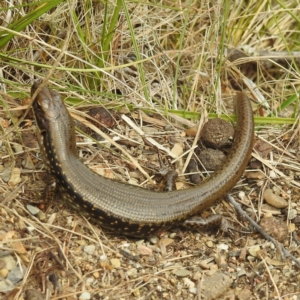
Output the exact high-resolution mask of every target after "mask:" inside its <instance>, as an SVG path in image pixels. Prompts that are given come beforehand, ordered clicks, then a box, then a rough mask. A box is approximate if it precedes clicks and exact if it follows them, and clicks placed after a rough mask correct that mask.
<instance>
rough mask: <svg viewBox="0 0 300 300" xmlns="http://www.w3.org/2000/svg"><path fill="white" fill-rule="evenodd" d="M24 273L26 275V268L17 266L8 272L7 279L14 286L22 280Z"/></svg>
mask: <svg viewBox="0 0 300 300" xmlns="http://www.w3.org/2000/svg"><path fill="white" fill-rule="evenodd" d="M25 273H26V268H25V267H23V266H22V267H21V268H20V267H19V266H17V267H15V268H13V269H12V270H11V271H10V272H9V274H8V275H7V279H8V280H9V281H10V282H12V283H14V284H15V283H18V282H19V281H21V280H22V279H23V277H24V275H25Z"/></svg>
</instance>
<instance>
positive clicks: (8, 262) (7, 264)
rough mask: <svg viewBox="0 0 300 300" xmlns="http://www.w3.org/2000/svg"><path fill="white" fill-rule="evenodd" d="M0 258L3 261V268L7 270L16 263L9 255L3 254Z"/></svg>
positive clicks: (12, 267)
mask: <svg viewBox="0 0 300 300" xmlns="http://www.w3.org/2000/svg"><path fill="white" fill-rule="evenodd" d="M1 260H2V261H4V263H5V269H8V270H9V271H10V270H12V269H14V268H15V267H16V265H17V263H16V260H15V259H14V257H13V256H11V255H7V256H4V257H2V258H1Z"/></svg>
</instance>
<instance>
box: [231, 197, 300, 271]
mask: <svg viewBox="0 0 300 300" xmlns="http://www.w3.org/2000/svg"><path fill="white" fill-rule="evenodd" d="M226 200H227V201H228V202H229V203H231V204H232V205H233V206H234V208H235V209H236V210H237V211H238V213H239V214H240V215H241V216H242V217H243V218H245V219H246V220H247V221H248V222H249V223H250V224H251V225H252V226H253V227H254V228H255V229H256V230H257V231H258V232H259V233H260V234H261V235H262V236H263V237H264V238H265V239H266V240H268V241H270V242H272V243H273V244H274V245H275V247H277V248H278V249H280V250H281V251H282V253H283V254H284V255H285V257H289V258H290V259H291V260H292V261H293V262H294V263H295V264H296V265H297V266H298V267H299V268H300V261H299V260H298V259H297V258H296V257H295V256H293V255H292V254H291V253H290V252H289V251H288V250H287V249H285V248H284V246H283V245H282V244H281V243H279V242H278V241H276V240H275V239H273V238H272V237H271V236H270V235H269V234H267V233H266V232H265V231H264V230H263V229H262V228H261V227H260V226H259V225H258V224H257V223H256V222H255V221H253V220H252V219H251V218H250V217H249V216H248V215H247V214H246V212H245V211H244V210H243V209H242V208H241V206H240V204H238V203H237V202H236V201H235V200H234V199H233V197H232V196H230V195H229V194H227V195H226Z"/></svg>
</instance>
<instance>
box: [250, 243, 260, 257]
mask: <svg viewBox="0 0 300 300" xmlns="http://www.w3.org/2000/svg"><path fill="white" fill-rule="evenodd" d="M258 251H260V246H259V245H254V246H252V247H250V248H249V249H248V253H249V254H250V255H252V256H253V257H257V252H258Z"/></svg>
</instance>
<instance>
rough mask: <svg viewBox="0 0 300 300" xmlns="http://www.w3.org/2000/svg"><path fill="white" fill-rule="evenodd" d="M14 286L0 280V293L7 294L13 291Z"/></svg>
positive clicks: (9, 282) (7, 281)
mask: <svg viewBox="0 0 300 300" xmlns="http://www.w3.org/2000/svg"><path fill="white" fill-rule="evenodd" d="M14 287H15V286H14V284H13V283H12V282H11V281H9V280H1V279H0V292H3V293H5V292H9V291H11V290H13V289H14Z"/></svg>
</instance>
